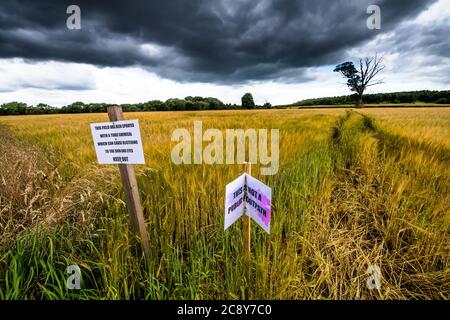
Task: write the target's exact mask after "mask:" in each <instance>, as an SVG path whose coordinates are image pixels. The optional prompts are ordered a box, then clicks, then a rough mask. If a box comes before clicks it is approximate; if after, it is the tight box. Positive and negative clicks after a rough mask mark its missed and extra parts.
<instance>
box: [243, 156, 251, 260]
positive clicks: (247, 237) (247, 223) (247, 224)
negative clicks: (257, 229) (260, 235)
mask: <svg viewBox="0 0 450 320" xmlns="http://www.w3.org/2000/svg"><path fill="white" fill-rule="evenodd" d="M244 172H245V173H247V174H248V175H251V174H252V164H251V163H250V162H244ZM243 218H244V246H245V257H246V258H247V259H248V260H250V252H251V231H252V221H251V219H250V216H247V215H244V217H243Z"/></svg>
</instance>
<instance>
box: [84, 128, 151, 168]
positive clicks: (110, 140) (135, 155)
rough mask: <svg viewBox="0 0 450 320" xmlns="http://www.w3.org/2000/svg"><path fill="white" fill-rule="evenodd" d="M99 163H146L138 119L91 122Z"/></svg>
mask: <svg viewBox="0 0 450 320" xmlns="http://www.w3.org/2000/svg"><path fill="white" fill-rule="evenodd" d="M91 132H92V138H93V139H94V145H95V152H96V153H97V159H98V163H99V164H144V163H145V160H144V151H143V149H142V140H141V132H140V130H139V122H138V120H124V121H116V122H101V123H91Z"/></svg>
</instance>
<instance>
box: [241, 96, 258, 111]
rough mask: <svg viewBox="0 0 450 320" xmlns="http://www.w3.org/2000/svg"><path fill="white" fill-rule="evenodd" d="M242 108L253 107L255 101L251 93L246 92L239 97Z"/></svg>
mask: <svg viewBox="0 0 450 320" xmlns="http://www.w3.org/2000/svg"><path fill="white" fill-rule="evenodd" d="M241 102H242V108H243V109H255V102H254V101H253V96H252V94H251V93H246V94H244V95H243V96H242V98H241Z"/></svg>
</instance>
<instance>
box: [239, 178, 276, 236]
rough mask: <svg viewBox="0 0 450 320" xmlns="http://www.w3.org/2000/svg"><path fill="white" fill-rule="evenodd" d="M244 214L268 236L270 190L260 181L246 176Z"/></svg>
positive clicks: (270, 203)
mask: <svg viewBox="0 0 450 320" xmlns="http://www.w3.org/2000/svg"><path fill="white" fill-rule="evenodd" d="M245 188H246V192H245V193H246V195H247V197H246V199H245V207H246V209H247V211H246V213H247V215H249V216H250V217H251V218H252V219H253V220H255V222H256V223H257V224H258V225H259V226H260V227H261V228H263V229H264V231H266V232H267V233H269V234H270V208H271V205H272V189H270V188H269V187H268V186H266V185H265V184H264V183H262V182H261V181H259V180H257V179H255V178H253V177H252V176H250V175H247V179H246V183H245Z"/></svg>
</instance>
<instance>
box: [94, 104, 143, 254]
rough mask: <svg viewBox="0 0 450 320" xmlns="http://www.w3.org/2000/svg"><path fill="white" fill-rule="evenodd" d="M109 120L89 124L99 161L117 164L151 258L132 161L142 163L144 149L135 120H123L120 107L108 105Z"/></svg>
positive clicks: (135, 224) (134, 223) (135, 225)
mask: <svg viewBox="0 0 450 320" xmlns="http://www.w3.org/2000/svg"><path fill="white" fill-rule="evenodd" d="M108 116H109V120H110V121H111V122H104V123H92V124H91V131H92V137H93V140H94V144H95V151H96V153H97V159H98V162H99V163H100V164H118V165H119V171H120V177H121V179H122V184H123V189H124V192H125V199H126V203H127V207H128V212H129V214H130V218H131V224H132V227H133V231H134V232H135V233H136V234H137V235H138V236H140V238H141V241H142V247H143V249H144V254H145V256H146V258H147V259H148V258H149V257H150V244H149V237H148V234H147V230H146V228H145V223H144V214H143V210H142V206H141V200H140V197H139V190H138V185H137V181H136V174H135V172H134V167H133V164H143V163H145V160H144V152H143V149H142V140H141V134H140V130H139V122H138V120H123V112H122V107H120V106H112V107H108Z"/></svg>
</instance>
